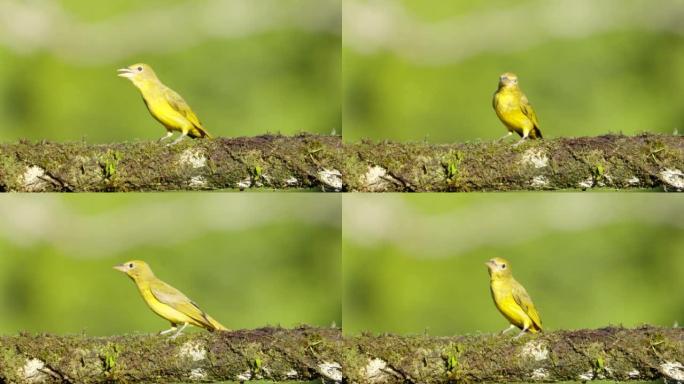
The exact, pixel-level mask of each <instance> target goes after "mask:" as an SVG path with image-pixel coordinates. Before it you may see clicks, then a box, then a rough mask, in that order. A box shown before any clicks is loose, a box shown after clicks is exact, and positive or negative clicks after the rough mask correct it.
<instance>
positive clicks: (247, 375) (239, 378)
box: [237, 371, 252, 381]
mask: <svg viewBox="0 0 684 384" xmlns="http://www.w3.org/2000/svg"><path fill="white" fill-rule="evenodd" d="M251 378H252V371H245V372H242V373H241V374H239V375H237V381H249V380H250V379H251Z"/></svg>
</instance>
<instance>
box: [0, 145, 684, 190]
mask: <svg viewBox="0 0 684 384" xmlns="http://www.w3.org/2000/svg"><path fill="white" fill-rule="evenodd" d="M227 188H237V189H247V188H267V189H317V190H323V191H363V192H394V191H420V192H429V191H514V190H567V189H570V190H578V189H581V190H585V189H592V188H610V189H620V190H628V189H657V190H665V191H682V190H684V138H682V137H681V136H674V135H654V134H643V135H639V136H622V135H606V136H599V137H582V138H557V139H546V140H538V141H529V142H527V143H524V144H522V145H520V146H518V147H513V146H512V145H511V143H510V142H507V141H501V142H473V143H457V144H427V143H395V142H387V141H385V142H372V141H363V142H360V143H348V144H343V143H342V140H341V138H340V137H338V136H318V135H308V134H305V135H298V136H293V137H287V136H257V137H249V138H235V139H227V138H218V139H213V140H187V141H186V142H184V143H181V144H178V145H175V146H166V145H163V144H159V143H156V142H137V143H115V144H102V145H89V144H86V143H51V142H40V143H30V142H20V143H15V144H1V145H0V191H22V192H46V191H84V192H88V191H166V190H220V189H227Z"/></svg>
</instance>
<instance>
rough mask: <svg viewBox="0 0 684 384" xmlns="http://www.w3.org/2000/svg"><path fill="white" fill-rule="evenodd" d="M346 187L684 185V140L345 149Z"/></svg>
mask: <svg viewBox="0 0 684 384" xmlns="http://www.w3.org/2000/svg"><path fill="white" fill-rule="evenodd" d="M345 151H346V153H347V161H348V164H347V167H346V168H345V169H344V172H343V174H344V181H345V188H347V189H350V190H358V191H370V192H381V191H419V192H425V191H511V190H559V189H590V188H594V187H604V188H614V189H644V188H649V189H653V188H657V189H664V190H667V191H675V190H684V137H682V136H671V135H654V134H644V135H639V136H623V135H606V136H598V137H580V138H556V139H545V140H534V141H532V140H531V141H529V142H527V143H524V144H522V145H520V146H518V147H513V146H512V142H511V141H500V142H473V143H464V144H445V145H435V144H427V143H408V144H407V143H393V142H379V143H378V142H368V141H366V142H362V143H358V144H351V145H348V146H347V147H346V148H345Z"/></svg>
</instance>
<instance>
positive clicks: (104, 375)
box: [0, 326, 684, 384]
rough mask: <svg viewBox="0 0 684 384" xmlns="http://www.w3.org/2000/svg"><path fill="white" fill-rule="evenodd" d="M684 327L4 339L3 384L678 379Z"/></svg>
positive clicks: (0, 356)
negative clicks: (459, 333) (452, 333)
mask: <svg viewBox="0 0 684 384" xmlns="http://www.w3.org/2000/svg"><path fill="white" fill-rule="evenodd" d="M683 362H684V329H682V328H657V327H651V326H644V327H641V328H636V329H626V328H617V327H609V328H602V329H596V330H578V331H553V332H544V333H543V334H536V335H526V336H524V337H522V338H520V339H513V337H512V336H511V335H498V334H497V335H483V334H479V335H471V336H453V337H434V336H426V335H417V336H397V335H380V336H374V335H362V336H352V337H346V338H343V337H342V336H341V333H340V331H339V329H334V328H325V329H323V328H308V327H301V328H295V329H282V328H262V329H256V330H249V331H248V330H243V331H235V332H216V333H207V332H199V333H192V334H187V335H183V336H180V337H179V338H177V339H175V340H174V339H170V338H169V337H168V336H157V335H149V336H148V335H127V336H110V337H88V336H85V335H75V336H54V335H47V334H42V335H28V334H22V335H19V336H1V337H0V383H5V382H6V383H65V382H66V383H105V382H126V383H142V382H147V383H149V382H155V383H164V382H193V381H202V382H214V381H223V380H235V381H248V380H262V379H263V380H270V381H292V380H314V379H321V380H322V381H326V382H339V381H344V382H349V383H364V384H365V383H371V384H374V383H425V384H431V383H450V382H530V381H544V382H554V381H578V380H579V381H589V380H594V379H606V380H613V381H628V380H654V379H660V378H664V379H668V380H674V381H684V365H683Z"/></svg>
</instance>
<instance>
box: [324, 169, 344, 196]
mask: <svg viewBox="0 0 684 384" xmlns="http://www.w3.org/2000/svg"><path fill="white" fill-rule="evenodd" d="M318 180H320V181H321V183H323V184H324V186H326V187H330V188H332V189H333V190H335V191H340V190H342V173H340V171H338V170H337V169H326V168H323V169H322V170H320V171H318Z"/></svg>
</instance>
